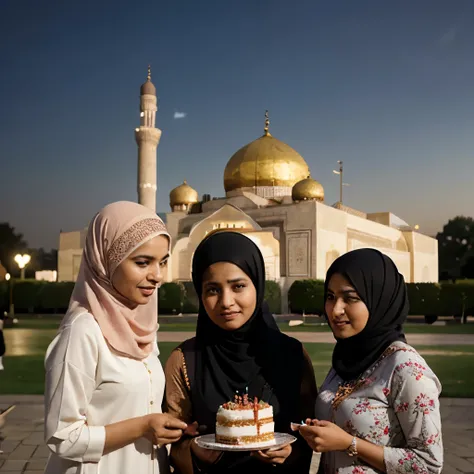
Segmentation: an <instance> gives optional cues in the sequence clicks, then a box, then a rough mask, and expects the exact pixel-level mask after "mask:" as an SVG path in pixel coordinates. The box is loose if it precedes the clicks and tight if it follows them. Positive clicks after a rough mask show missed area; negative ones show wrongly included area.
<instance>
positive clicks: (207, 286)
mask: <svg viewBox="0 0 474 474" xmlns="http://www.w3.org/2000/svg"><path fill="white" fill-rule="evenodd" d="M202 303H203V305H204V308H205V310H206V312H207V314H208V315H209V318H210V319H211V320H212V322H213V323H214V324H216V325H217V326H219V327H220V328H222V329H224V330H226V331H234V330H236V329H239V328H240V327H242V326H243V325H244V324H245V323H246V322H247V321H248V320H249V319H250V318H251V317H252V315H253V313H254V312H255V308H256V305H257V290H256V289H255V285H254V284H253V282H252V280H251V279H250V277H249V276H248V275H247V274H246V273H245V272H244V271H243V270H242V269H241V268H239V267H238V266H237V265H234V264H233V263H229V262H217V263H214V264H212V265H211V266H210V267H209V268H208V269H207V270H206V272H205V274H204V278H203V282H202Z"/></svg>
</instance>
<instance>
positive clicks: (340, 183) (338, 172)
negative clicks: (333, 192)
mask: <svg viewBox="0 0 474 474" xmlns="http://www.w3.org/2000/svg"><path fill="white" fill-rule="evenodd" d="M337 163H338V165H339V171H337V170H332V172H333V173H334V174H338V175H339V202H340V203H341V206H342V187H343V186H350V184H348V183H343V181H342V173H343V171H344V168H343V166H342V165H343V162H342V161H341V160H337Z"/></svg>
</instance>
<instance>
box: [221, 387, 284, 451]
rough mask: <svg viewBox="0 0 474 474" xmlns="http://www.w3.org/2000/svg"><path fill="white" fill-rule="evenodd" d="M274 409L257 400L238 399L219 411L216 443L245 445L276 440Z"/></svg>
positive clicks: (223, 406) (225, 404)
mask: <svg viewBox="0 0 474 474" xmlns="http://www.w3.org/2000/svg"><path fill="white" fill-rule="evenodd" d="M274 430H275V424H274V422H273V407H272V406H270V405H269V404H268V403H265V402H263V401H260V402H259V401H258V400H257V399H256V398H255V400H254V401H253V402H250V401H248V399H247V397H246V396H245V395H244V397H236V401H235V402H228V403H224V405H222V406H220V407H219V410H218V411H217V423H216V442H217V443H223V444H233V445H244V444H250V443H261V442H265V441H272V440H274V439H275V438H274Z"/></svg>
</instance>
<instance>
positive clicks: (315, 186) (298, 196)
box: [291, 176, 324, 201]
mask: <svg viewBox="0 0 474 474" xmlns="http://www.w3.org/2000/svg"><path fill="white" fill-rule="evenodd" d="M291 198H292V199H293V201H308V200H313V199H314V200H316V201H324V188H323V187H322V185H321V183H318V182H317V181H315V180H314V179H313V178H311V176H308V177H307V178H306V179H303V180H301V181H299V182H298V183H296V184H295V185H294V186H293V189H292V190H291Z"/></svg>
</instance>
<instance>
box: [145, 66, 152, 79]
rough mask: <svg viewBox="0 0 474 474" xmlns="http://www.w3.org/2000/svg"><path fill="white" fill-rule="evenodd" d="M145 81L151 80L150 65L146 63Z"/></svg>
mask: <svg viewBox="0 0 474 474" xmlns="http://www.w3.org/2000/svg"><path fill="white" fill-rule="evenodd" d="M146 80H147V81H151V66H150V65H149V64H148V75H147V77H146Z"/></svg>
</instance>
